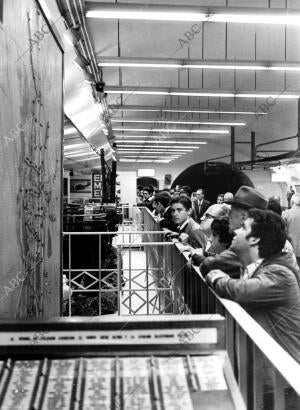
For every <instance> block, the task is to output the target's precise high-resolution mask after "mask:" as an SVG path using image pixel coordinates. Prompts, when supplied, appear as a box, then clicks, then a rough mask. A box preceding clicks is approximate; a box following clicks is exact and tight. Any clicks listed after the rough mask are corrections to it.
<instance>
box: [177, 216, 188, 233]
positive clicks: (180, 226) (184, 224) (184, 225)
mask: <svg viewBox="0 0 300 410" xmlns="http://www.w3.org/2000/svg"><path fill="white" fill-rule="evenodd" d="M189 221H190V218H188V219H187V220H186V221H184V222H183V224H182V225H179V230H180V231H182V229H183V228H185V227H186V225H187V224H188V223H189Z"/></svg>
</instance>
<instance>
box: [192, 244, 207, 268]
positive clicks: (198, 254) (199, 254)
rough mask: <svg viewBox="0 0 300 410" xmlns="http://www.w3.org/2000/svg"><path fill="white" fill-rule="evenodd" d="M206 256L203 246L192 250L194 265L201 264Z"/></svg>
mask: <svg viewBox="0 0 300 410" xmlns="http://www.w3.org/2000/svg"><path fill="white" fill-rule="evenodd" d="M205 258H206V255H205V251H204V249H203V248H197V249H193V250H192V252H191V260H192V262H193V264H194V265H196V266H200V265H201V263H202V262H203V260H204V259H205Z"/></svg>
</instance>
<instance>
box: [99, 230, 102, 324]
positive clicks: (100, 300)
mask: <svg viewBox="0 0 300 410" xmlns="http://www.w3.org/2000/svg"><path fill="white" fill-rule="evenodd" d="M98 237H99V262H98V264H99V316H101V313H102V312H101V308H102V293H101V286H102V272H101V235H100V234H99V236H98Z"/></svg>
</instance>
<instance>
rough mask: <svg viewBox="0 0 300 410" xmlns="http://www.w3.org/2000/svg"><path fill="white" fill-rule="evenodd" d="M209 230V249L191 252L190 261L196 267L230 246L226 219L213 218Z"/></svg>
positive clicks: (229, 234)
mask: <svg viewBox="0 0 300 410" xmlns="http://www.w3.org/2000/svg"><path fill="white" fill-rule="evenodd" d="M212 206H214V205H212ZM208 209H209V208H208ZM210 230H211V234H210V237H209V243H210V247H209V248H208V249H207V250H205V249H199V250H195V251H194V252H192V256H191V260H192V262H193V264H194V265H196V266H199V265H201V263H202V262H203V260H204V259H205V258H206V257H208V256H215V255H217V254H219V253H221V252H223V251H225V249H228V248H229V247H230V245H231V242H232V238H233V234H232V233H230V232H229V224H228V219H227V218H215V219H214V220H213V221H212V223H211V226H210Z"/></svg>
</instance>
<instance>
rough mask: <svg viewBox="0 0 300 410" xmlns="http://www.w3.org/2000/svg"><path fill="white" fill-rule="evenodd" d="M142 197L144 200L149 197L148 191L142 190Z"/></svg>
mask: <svg viewBox="0 0 300 410" xmlns="http://www.w3.org/2000/svg"><path fill="white" fill-rule="evenodd" d="M143 197H144V199H145V200H147V199H148V198H150V194H149V192H148V191H143Z"/></svg>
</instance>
